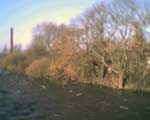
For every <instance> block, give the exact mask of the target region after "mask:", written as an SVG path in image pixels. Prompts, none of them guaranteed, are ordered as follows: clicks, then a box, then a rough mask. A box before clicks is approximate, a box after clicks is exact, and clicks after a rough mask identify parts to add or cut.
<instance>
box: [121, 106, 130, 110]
mask: <svg viewBox="0 0 150 120" xmlns="http://www.w3.org/2000/svg"><path fill="white" fill-rule="evenodd" d="M120 109H124V110H128V109H129V108H128V107H126V106H120Z"/></svg>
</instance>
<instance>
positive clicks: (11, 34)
mask: <svg viewBox="0 0 150 120" xmlns="http://www.w3.org/2000/svg"><path fill="white" fill-rule="evenodd" d="M13 39H14V33H13V28H11V29H10V52H11V53H12V52H13V47H14V45H13V44H14V43H13Z"/></svg>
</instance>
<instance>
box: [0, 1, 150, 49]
mask: <svg viewBox="0 0 150 120" xmlns="http://www.w3.org/2000/svg"><path fill="white" fill-rule="evenodd" d="M99 1H102V0H0V49H2V48H3V46H4V45H6V44H7V46H8V47H9V37H10V36H9V34H10V28H11V27H13V28H14V43H15V44H21V45H22V46H23V47H25V46H27V45H28V44H29V41H30V39H31V34H32V29H33V27H35V26H36V25H37V24H40V23H42V22H49V21H51V22H55V23H58V24H59V23H65V24H67V23H69V21H70V19H71V18H73V17H75V16H77V15H79V14H81V13H82V12H83V11H84V10H85V9H87V8H89V7H91V6H92V4H94V3H95V2H99ZM106 1H107V0H106ZM143 1H144V0H137V2H138V4H139V5H142V6H144V2H143ZM148 1H149V2H148ZM145 3H146V5H147V6H148V5H149V6H150V0H145Z"/></svg>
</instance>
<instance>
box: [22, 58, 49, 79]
mask: <svg viewBox="0 0 150 120" xmlns="http://www.w3.org/2000/svg"><path fill="white" fill-rule="evenodd" d="M48 66H49V59H48V58H47V57H42V58H40V59H37V60H34V61H33V62H32V63H31V64H30V65H29V66H28V67H27V68H26V69H25V71H26V74H27V75H28V76H30V77H32V78H36V79H37V78H38V79H40V78H41V79H46V78H47V77H48Z"/></svg>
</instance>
